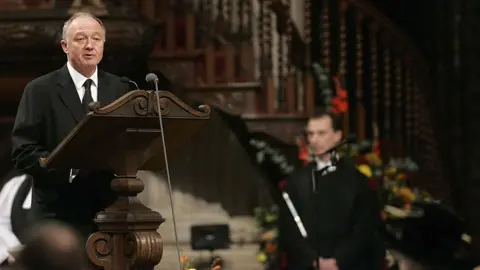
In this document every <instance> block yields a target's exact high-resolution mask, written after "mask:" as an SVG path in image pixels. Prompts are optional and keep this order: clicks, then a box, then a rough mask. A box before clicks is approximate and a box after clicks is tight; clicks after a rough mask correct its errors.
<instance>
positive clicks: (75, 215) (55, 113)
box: [12, 65, 128, 234]
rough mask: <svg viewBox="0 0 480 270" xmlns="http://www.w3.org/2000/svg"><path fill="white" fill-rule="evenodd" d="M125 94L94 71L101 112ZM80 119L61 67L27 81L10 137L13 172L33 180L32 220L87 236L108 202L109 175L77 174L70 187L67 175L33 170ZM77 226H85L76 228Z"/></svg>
mask: <svg viewBox="0 0 480 270" xmlns="http://www.w3.org/2000/svg"><path fill="white" fill-rule="evenodd" d="M127 92H128V85H127V84H126V83H124V82H122V81H121V80H120V78H119V77H117V76H115V75H112V74H109V73H107V72H103V71H101V70H99V71H98V101H99V102H100V104H101V106H105V105H107V104H109V103H111V102H113V101H114V100H116V99H118V98H119V97H121V96H122V95H124V94H125V93H127ZM84 115H85V113H84V111H83V109H82V106H81V101H80V98H79V97H78V93H77V90H76V88H75V85H74V83H73V80H72V79H71V76H70V74H69V72H68V69H67V65H65V66H63V67H62V68H61V69H59V70H56V71H54V72H51V73H49V74H47V75H44V76H42V77H39V78H37V79H35V80H33V81H31V82H30V83H29V84H27V86H26V87H25V90H24V92H23V96H22V98H21V100H20V104H19V105H18V112H17V116H16V119H15V124H14V127H13V132H12V146H13V153H12V158H13V162H14V165H15V167H16V168H17V169H18V170H20V171H21V172H23V173H27V174H30V175H31V176H33V179H34V188H33V191H34V192H33V198H32V209H31V210H32V212H33V213H35V219H45V218H53V219H58V220H61V221H64V222H67V223H69V224H71V225H74V226H75V227H78V228H77V229H79V230H80V231H83V232H84V233H86V234H88V233H89V231H91V230H93V229H92V228H88V227H89V226H91V225H92V224H93V222H92V219H93V218H94V215H95V213H96V212H97V211H99V210H102V208H104V207H105V206H106V205H108V204H109V203H110V202H112V200H113V199H114V198H113V197H114V195H113V193H112V192H111V191H110V188H109V185H110V181H111V179H112V178H113V174H111V173H109V172H101V171H80V173H79V174H78V175H77V177H76V178H75V179H74V180H73V182H72V183H70V182H69V174H70V171H69V170H48V171H47V170H45V169H44V168H42V167H41V166H40V164H39V159H40V157H46V156H48V154H49V153H50V152H51V151H52V150H54V148H55V147H56V146H57V145H58V144H59V143H60V142H61V141H62V140H63V139H64V138H65V137H66V136H67V135H68V133H69V132H70V131H71V130H72V129H73V128H74V127H75V126H76V125H77V124H78V123H79V122H80V121H81V120H82V119H83V117H84ZM82 226H85V227H83V228H82Z"/></svg>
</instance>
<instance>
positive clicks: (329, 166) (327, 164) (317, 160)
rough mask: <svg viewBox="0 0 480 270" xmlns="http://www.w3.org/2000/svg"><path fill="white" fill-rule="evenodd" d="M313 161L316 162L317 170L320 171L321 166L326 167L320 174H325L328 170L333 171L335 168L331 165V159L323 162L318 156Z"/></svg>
mask: <svg viewBox="0 0 480 270" xmlns="http://www.w3.org/2000/svg"><path fill="white" fill-rule="evenodd" d="M315 162H316V163H317V171H320V170H322V169H323V168H325V167H328V169H327V170H326V171H324V172H323V173H322V175H324V174H327V173H328V172H333V171H335V170H336V169H337V168H336V167H335V166H332V161H331V160H329V161H327V162H325V161H323V160H321V159H319V158H315Z"/></svg>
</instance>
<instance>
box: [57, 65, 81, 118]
mask: <svg viewBox="0 0 480 270" xmlns="http://www.w3.org/2000/svg"><path fill="white" fill-rule="evenodd" d="M58 95H59V96H60V99H61V100H62V101H63V103H64V104H65V107H67V109H68V111H69V112H70V113H71V114H72V116H73V118H75V121H76V122H77V123H78V122H80V121H81V120H82V119H83V117H84V116H85V112H84V111H83V108H82V102H81V100H80V98H79V97H78V93H77V89H76V88H75V84H74V83H73V80H72V77H71V76H70V73H69V72H68V68H67V65H66V64H65V65H64V66H63V68H61V69H60V71H59V76H58Z"/></svg>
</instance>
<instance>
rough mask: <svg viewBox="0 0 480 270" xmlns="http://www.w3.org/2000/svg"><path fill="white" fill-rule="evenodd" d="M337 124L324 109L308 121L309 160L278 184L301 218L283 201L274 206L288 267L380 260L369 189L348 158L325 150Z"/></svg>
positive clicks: (366, 266) (370, 265)
mask: <svg viewBox="0 0 480 270" xmlns="http://www.w3.org/2000/svg"><path fill="white" fill-rule="evenodd" d="M341 124H342V123H341V121H340V119H339V117H338V116H337V115H335V114H332V113H329V112H326V111H320V112H317V113H316V114H314V115H313V116H312V117H311V118H310V119H309V121H308V124H307V128H306V129H307V130H306V133H307V140H308V143H309V147H310V149H311V151H312V152H313V153H314V155H315V162H312V163H311V164H310V165H308V166H306V167H304V168H301V169H300V170H298V171H296V172H294V173H293V174H292V175H291V176H290V177H289V179H287V183H286V187H285V190H284V191H286V192H287V193H288V195H289V197H290V199H291V202H292V204H293V206H294V207H295V210H296V212H297V213H298V217H299V218H300V219H298V218H297V219H296V220H297V221H301V224H299V223H298V222H295V220H294V217H293V215H292V213H291V211H290V209H289V208H288V207H287V204H283V205H281V207H280V211H281V212H280V249H281V250H282V251H283V252H284V254H285V255H286V257H287V264H288V269H292V270H293V269H295V270H307V269H321V270H377V269H380V267H381V266H382V264H383V260H384V250H383V247H382V244H381V243H382V242H381V239H379V236H378V231H379V228H380V226H379V225H380V223H381V219H380V211H379V208H378V205H377V200H376V196H375V193H374V192H373V190H371V189H370V187H369V185H368V182H367V179H366V178H365V177H363V175H361V174H360V173H359V172H358V171H357V169H356V168H355V165H354V163H353V162H352V161H350V160H347V159H344V158H340V159H339V160H338V161H335V159H338V158H339V157H338V156H337V155H336V154H334V153H333V154H332V152H330V151H329V150H330V149H332V148H334V147H335V146H336V145H338V144H339V143H340V142H341V139H342V131H341V126H342V125H341ZM301 225H303V227H302V226H301ZM299 227H302V228H304V229H305V231H306V235H305V234H304V235H302V233H301V232H302V231H303V230H300V229H299ZM303 232H304V231H303ZM305 236H306V237H305Z"/></svg>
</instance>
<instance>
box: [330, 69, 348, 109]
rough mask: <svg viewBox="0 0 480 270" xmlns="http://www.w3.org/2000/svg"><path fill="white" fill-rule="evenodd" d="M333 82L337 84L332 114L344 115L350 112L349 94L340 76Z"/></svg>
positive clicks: (335, 77)
mask: <svg viewBox="0 0 480 270" xmlns="http://www.w3.org/2000/svg"><path fill="white" fill-rule="evenodd" d="M333 82H334V83H335V90H336V96H335V97H334V98H333V100H332V112H333V113H335V114H342V113H345V112H347V111H348V92H347V89H346V88H345V87H344V86H343V84H342V83H341V82H340V79H339V77H338V76H334V77H333Z"/></svg>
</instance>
